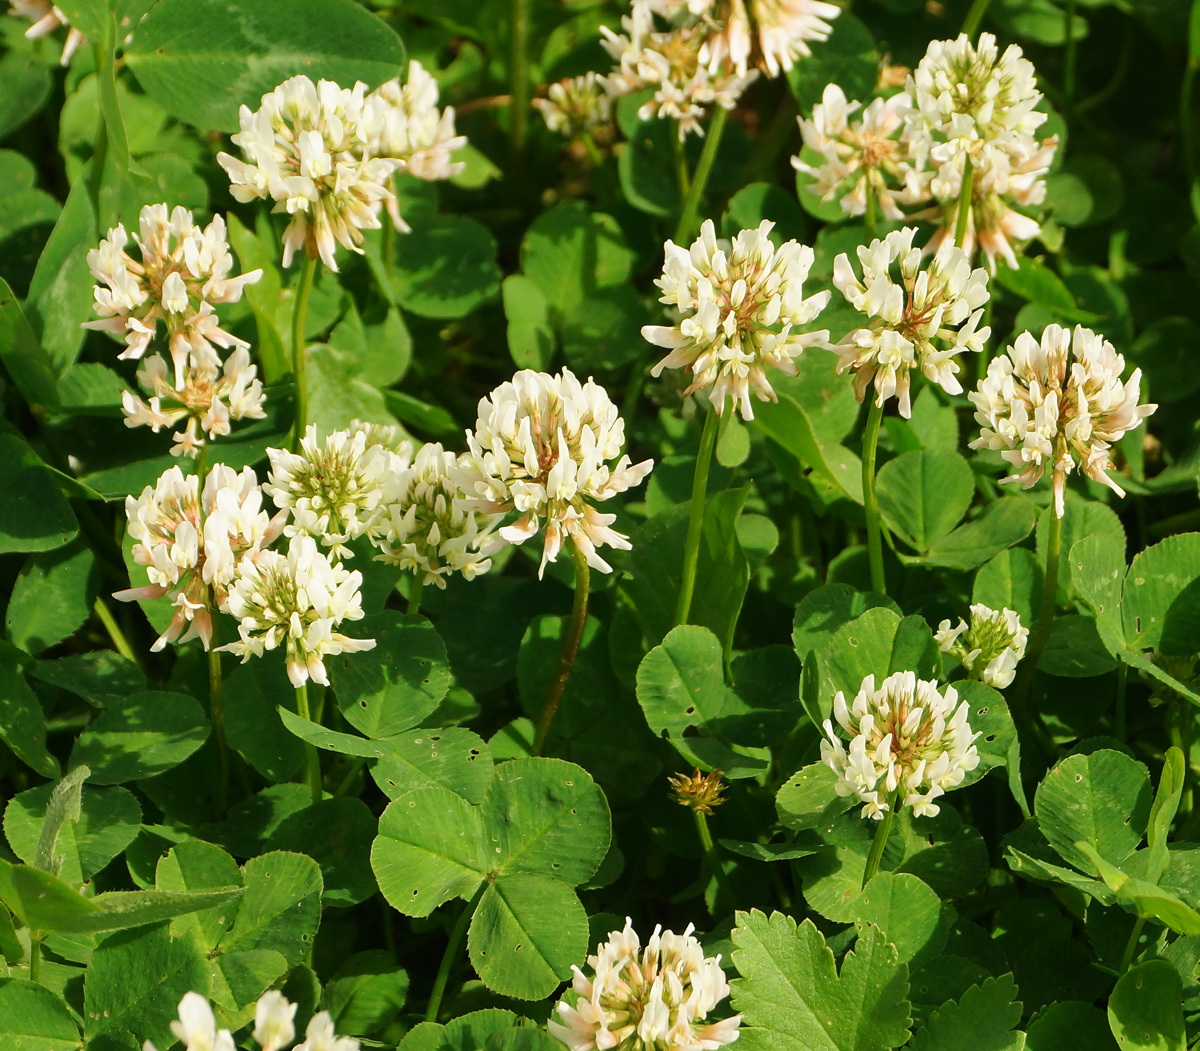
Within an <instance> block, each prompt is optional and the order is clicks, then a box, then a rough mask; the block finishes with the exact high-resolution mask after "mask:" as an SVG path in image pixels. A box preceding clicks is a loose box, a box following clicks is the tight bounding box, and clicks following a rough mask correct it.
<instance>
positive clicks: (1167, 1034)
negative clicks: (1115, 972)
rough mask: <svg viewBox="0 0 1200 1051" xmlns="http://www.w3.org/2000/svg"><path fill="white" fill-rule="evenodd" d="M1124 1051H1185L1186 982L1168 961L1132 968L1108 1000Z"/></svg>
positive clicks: (1109, 1013) (1109, 1011)
mask: <svg viewBox="0 0 1200 1051" xmlns="http://www.w3.org/2000/svg"><path fill="white" fill-rule="evenodd" d="M1108 1024H1109V1025H1110V1026H1111V1027H1112V1031H1113V1036H1115V1037H1116V1038H1117V1043H1118V1044H1119V1045H1120V1047H1121V1051H1184V1046H1185V1040H1186V1037H1185V1035H1184V1027H1183V983H1182V982H1181V981H1180V980H1179V973H1178V972H1177V971H1176V970H1175V968H1174V967H1172V966H1171V965H1170V964H1169V963H1167V961H1166V960H1150V961H1148V962H1146V963H1142V964H1138V965H1137V966H1136V967H1131V968H1129V970H1128V971H1126V972H1125V973H1124V974H1123V975H1121V978H1120V979H1119V980H1118V982H1117V985H1116V988H1115V989H1113V991H1112V995H1111V996H1110V997H1109V1000H1108Z"/></svg>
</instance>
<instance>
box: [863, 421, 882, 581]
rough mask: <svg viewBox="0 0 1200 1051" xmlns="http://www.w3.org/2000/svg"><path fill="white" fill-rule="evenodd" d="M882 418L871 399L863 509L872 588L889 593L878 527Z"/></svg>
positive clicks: (866, 440) (867, 431) (865, 459)
mask: <svg viewBox="0 0 1200 1051" xmlns="http://www.w3.org/2000/svg"><path fill="white" fill-rule="evenodd" d="M882 422H883V406H882V405H880V404H879V401H878V399H877V398H874V397H872V399H871V410H870V412H868V413H867V426H866V428H865V429H864V431H863V455H862V487H863V511H864V512H865V513H866V516H867V561H868V562H869V563H870V566H871V590H872V591H875V592H878V593H879V594H880V595H886V594H887V581H886V580H885V579H884V576H883V540H882V537H881V535H880V530H879V502H878V500H876V498H875V450H876V449H877V447H878V446H879V426H880V424H881V423H882Z"/></svg>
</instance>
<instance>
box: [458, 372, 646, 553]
mask: <svg viewBox="0 0 1200 1051" xmlns="http://www.w3.org/2000/svg"><path fill="white" fill-rule="evenodd" d="M624 444H625V424H624V421H623V420H622V419H621V417H620V415H619V413H618V411H617V407H616V405H614V404H613V402H612V400H611V399H610V398H609V396H608V394H607V393H606V392H605V390H604V388H603V387H601V386H599V385H598V384H596V383H594V382H593V381H592V380H590V379H589V380H588V381H587V382H586V383H582V384H581V383H580V382H579V380H577V379H576V378H575V376H574V375H573V374H572V373H571V371H570V369H565V368H564V369H563V370H562V372H560V373H559V374H558V375H557V376H551V375H549V374H547V373H544V372H534V371H532V370H530V369H523V370H522V371H520V372H518V373H517V374H516V375H515V376H513V378H512V380H511V381H509V382H506V383H502V384H501V385H500V386H499V387H497V388H496V389H495V390H494V391H492V393H491V394H489V395H488V396H487V397H486V398H483V399H481V400H480V402H479V413H478V419H477V420H476V423H475V429H474V430H473V431H468V432H467V445H468V452H467V453H466V454H464V455H463V456H462V457H461V458H459V460H458V462H457V464H456V466H455V467H454V469H453V475H454V477H455V478H456V480H457V482H458V484H459V486H460V487H461V489H462V492H463V496H462V498H461V499H462V500H463V509H464V510H469V511H478V512H482V513H483V514H487V515H492V514H506V513H508V512H510V511H516V512H517V514H518V516H519V517H518V518H517V520H516V521H514V522H512V523H510V524H508V525H505V526H503V527H501V528H500V529H499V530H498V532H497V535H498V536H499V538H500V539H501V540H503V541H505V542H507V543H510V544H521V543H524V541H526V540H528V539H529V538H530V537H532V536H534V535H535V534H536V533H537V532H538V530H539V529H541V528H542V527H543V525H544V526H545V531H546V537H545V543H544V545H543V548H542V559H541V565H540V567H539V569H538V575H539V576H540V575H541V574H542V573H543V572H544V571H545V568H546V563H547V562H553V561H555V560H556V559H557V557H558V553H559V551H560V550H561V548H562V544H563V542H564V541H565V540H570V541H571V542H572V543H573V544H574V545H575V546H576V548H577V549H578V550H579V551H581V552H582V553H583V554H584V555H585V556H586V558H587V561H588V564H589V565H590V566H592V567H594V568H595V569H599V570H601V571H602V572H605V573H608V572H611V569H612V567H611V566H610V565H609V564H608V563H607V562H605V561H604V559H602V558H601V557H600V556H599V554H597V551H596V549H597V548H598V547H600V546H602V545H608V546H610V547H615V548H619V549H621V550H628V549H629V546H630V545H629V540H628V538H627V537H625V536H624V535H622V534H621V533H618V532H617V531H616V530H614V529H613V528H612V524H613V522H615V521H616V516H615V515H612V514H604V513H602V512H600V511H597V510H596V508H595V506H593V505H594V504H596V503H600V502H601V501H604V500H607V499H609V498H610V497H612V496H615V495H616V494H617V493H621V492H624V491H625V490H626V489H629V488H630V487H632V486H635V485H637V484H638V483H639V482H640V481H641V480H642V479H643V478H645V477H646V475H648V474H649V473H650V470H651V468H652V467H653V466H654V461H653V460H645V461H643V462H642V463H639V464H636V465H634V464H632V463H631V462H630V459H629V457H628V456H627V455H622V454H621V448H622V446H623V445H624ZM618 457H619V459H618ZM613 461H616V462H615V463H614V462H613Z"/></svg>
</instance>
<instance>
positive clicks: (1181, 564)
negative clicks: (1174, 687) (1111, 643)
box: [1121, 533, 1200, 656]
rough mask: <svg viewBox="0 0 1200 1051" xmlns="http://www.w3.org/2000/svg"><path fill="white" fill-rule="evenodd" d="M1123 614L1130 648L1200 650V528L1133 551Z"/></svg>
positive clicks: (1167, 651) (1182, 653)
mask: <svg viewBox="0 0 1200 1051" xmlns="http://www.w3.org/2000/svg"><path fill="white" fill-rule="evenodd" d="M1121 617H1122V620H1123V621H1124V624H1125V638H1126V641H1127V642H1128V644H1129V648H1130V649H1135V650H1144V649H1149V648H1154V649H1157V650H1161V651H1162V652H1163V653H1165V654H1168V655H1170V656H1186V655H1188V654H1192V653H1195V652H1196V638H1197V637H1198V636H1200V533H1180V534H1179V535H1177V536H1171V537H1167V539H1166V540H1162V541H1160V542H1159V543H1157V544H1155V545H1154V546H1153V547H1148V548H1146V550H1145V551H1142V552H1141V553H1140V554H1138V555H1136V556H1134V559H1133V561H1132V562H1131V563H1130V566H1129V572H1128V573H1127V574H1126V576H1125V589H1124V592H1123V593H1122V597H1121Z"/></svg>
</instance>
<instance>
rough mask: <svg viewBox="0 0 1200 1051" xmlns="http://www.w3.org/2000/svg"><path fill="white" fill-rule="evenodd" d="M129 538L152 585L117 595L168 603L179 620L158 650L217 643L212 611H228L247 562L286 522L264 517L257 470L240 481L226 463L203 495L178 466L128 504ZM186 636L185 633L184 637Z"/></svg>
mask: <svg viewBox="0 0 1200 1051" xmlns="http://www.w3.org/2000/svg"><path fill="white" fill-rule="evenodd" d="M125 514H126V517H127V518H128V529H129V535H130V536H131V537H133V539H134V540H136V541H137V543H136V544H134V547H133V558H134V561H135V562H137V564H138V565H141V566H145V567H146V569H147V572H148V573H149V576H150V583H149V584H148V585H146V586H145V587H138V588H129V589H127V590H125V591H118V592H116V594H115V595H114V596H113V597H114V598H117V599H120V600H122V601H124V602H131V601H134V600H137V599H156V598H163V597H168V598H170V599H171V602H172V604H173V605H174V606H175V615H174V616H173V617H172V618H171V623H170V624H169V625H168V626H167V629H166V631H164V632H163V633H162V634H161V635H160V636H159V637H158V639H157V640H156V641H155V643H154V645H153V646H151V647H150V648H151V650H153V651H155V652H157V651H159V650H161V649H163V647H165V646H166V645H167V643H168V642H177V641H178V642H181V643H182V642H187V641H188V640H189V639H193V638H198V639H199V640H200V642H201V644H202V645H203V646H204V648H205V649H208V648H209V646H210V644H211V641H212V614H213V610H221V611H222V612H229V589H230V587H231V586H232V584H233V580H234V578H235V576H236V575H237V571H238V568H239V567H240V566H241V565H242V564H243V563H248V562H253V561H254V560H255V559H257V558H260V557H262V556H263V554H264V550H263V549H264V548H266V547H267V545H269V544H270V543H272V542H273V541H274V540H275V538H276V537H277V536H278V535H279V532H280V530H281V529H282V528H283V516H282V515H276V516H275V517H274V518H271V517H270V516H269V515H268V514H267V512H266V511H264V510H262V491H261V490H260V489H259V486H258V479H257V478H256V477H255V475H254V471H253V470H252V469H251V468H249V467H247V468H245V469H244V470H243V471H242V472H241V473H240V474H238V473H235V472H234V471H233V470H232V469H231V468H229V467H226V466H224V465H223V464H217V465H215V466H214V467H213V469H212V470H211V471H210V472H209V473H208V477H207V478H206V479H205V482H204V490H203V493H201V491H200V479H199V478H198V477H197V476H196V475H194V474H193V475H188V476H187V477H184V475H183V473H182V472H181V471H180V470H179V468H178V467H172V468H170V469H169V470H168V471H166V472H165V473H164V474H163V475H162V476H161V477H160V478H159V479H158V481H157V482H156V483H155V484H154V486H153V487H151V486H146V488H145V489H143V490H142V494H141V496H139V497H137V498H134V497H132V496H129V497H126V498H125ZM185 629H186V631H185Z"/></svg>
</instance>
